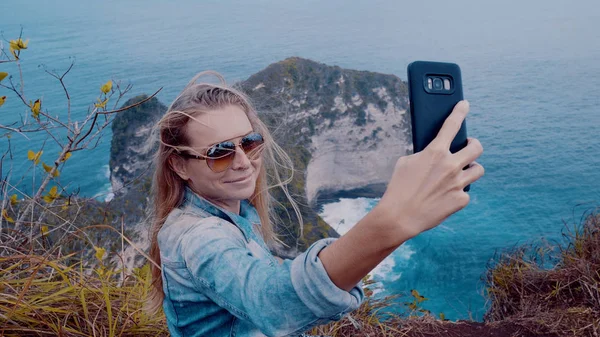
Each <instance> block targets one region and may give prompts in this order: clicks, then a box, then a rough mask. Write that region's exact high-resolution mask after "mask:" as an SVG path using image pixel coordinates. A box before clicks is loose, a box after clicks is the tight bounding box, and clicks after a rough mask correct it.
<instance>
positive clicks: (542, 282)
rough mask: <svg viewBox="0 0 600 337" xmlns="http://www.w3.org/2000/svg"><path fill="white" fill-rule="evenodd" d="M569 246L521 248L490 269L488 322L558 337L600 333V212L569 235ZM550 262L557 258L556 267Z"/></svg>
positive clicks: (501, 259)
mask: <svg viewBox="0 0 600 337" xmlns="http://www.w3.org/2000/svg"><path fill="white" fill-rule="evenodd" d="M564 235H565V236H566V237H567V239H568V245H567V246H566V247H553V249H543V248H538V249H532V248H531V247H528V248H520V249H517V250H515V251H513V252H512V253H511V254H507V255H503V256H502V257H500V258H499V260H498V261H497V263H496V265H495V266H493V267H492V268H490V269H489V270H488V273H487V275H486V283H487V290H488V296H489V300H490V303H491V306H490V309H489V311H488V312H487V314H486V320H487V321H510V322H515V323H519V324H521V325H526V326H528V327H530V329H531V330H532V331H537V332H539V333H555V334H557V335H559V336H598V335H599V334H600V214H597V213H595V214H591V215H590V216H588V217H587V218H586V220H585V221H584V223H583V226H581V227H580V228H576V229H575V230H573V231H571V232H569V233H565V234H564ZM547 261H556V262H557V263H556V264H554V267H553V268H551V269H547V268H545V266H544V264H545V262H547Z"/></svg>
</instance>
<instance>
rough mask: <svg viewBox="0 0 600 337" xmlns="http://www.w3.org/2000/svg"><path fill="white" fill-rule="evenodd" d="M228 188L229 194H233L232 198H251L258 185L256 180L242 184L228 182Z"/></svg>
mask: <svg viewBox="0 0 600 337" xmlns="http://www.w3.org/2000/svg"><path fill="white" fill-rule="evenodd" d="M228 185H229V186H227V190H228V191H229V192H230V193H229V194H230V195H231V196H232V199H239V200H244V199H249V198H250V197H251V196H252V193H254V187H255V186H256V184H255V182H254V181H249V182H248V183H242V184H237V183H233V184H228Z"/></svg>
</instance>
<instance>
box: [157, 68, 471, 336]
mask: <svg viewBox="0 0 600 337" xmlns="http://www.w3.org/2000/svg"><path fill="white" fill-rule="evenodd" d="M206 74H207V73H200V74H198V75H196V77H194V78H193V79H192V81H191V82H190V83H189V84H188V85H187V86H186V88H185V89H184V90H183V92H182V93H181V94H180V95H179V96H178V97H177V98H176V99H175V101H174V102H173V103H172V104H171V106H170V107H169V109H168V111H167V113H166V114H165V116H164V117H163V118H162V119H161V121H160V122H159V123H158V124H157V130H158V133H159V141H160V144H159V149H158V153H157V154H156V174H155V181H154V188H155V191H154V198H155V200H154V205H155V209H154V212H155V221H154V223H153V228H152V242H151V250H150V254H151V257H152V258H153V259H154V260H155V261H156V262H157V263H158V264H159V265H160V266H161V269H159V268H158V267H156V266H154V267H153V270H152V276H153V288H152V294H151V295H152V298H151V303H150V304H151V305H152V307H153V309H158V308H159V307H160V306H161V305H162V306H163V309H164V312H165V314H166V317H167V324H168V327H169V330H170V332H171V334H172V335H173V336H239V337H242V336H243V337H246V336H265V335H266V336H299V335H301V334H302V333H303V332H304V331H307V330H309V329H311V328H312V327H314V326H316V325H321V324H325V323H328V322H330V321H335V320H339V319H341V318H342V317H343V316H344V315H346V314H347V313H349V312H350V311H352V310H354V309H356V308H357V307H358V306H359V305H360V303H361V301H362V299H363V296H364V294H363V290H362V287H361V286H362V285H361V282H360V281H361V279H362V278H363V277H364V276H365V275H366V274H367V273H369V272H370V271H371V270H372V269H373V268H374V267H375V266H377V264H379V263H380V262H381V261H382V260H383V259H384V258H385V257H386V256H388V255H389V254H391V253H392V252H393V251H394V250H395V249H396V248H398V246H400V245H401V244H402V243H403V242H405V241H406V240H408V239H410V238H412V237H414V236H416V235H417V234H419V233H421V232H423V231H426V230H428V229H431V228H433V227H435V226H437V225H438V224H439V223H440V222H442V221H443V220H444V219H445V218H446V217H448V216H449V215H451V214H452V213H454V212H456V211H458V210H460V209H462V208H463V207H465V206H466V205H467V204H468V202H469V195H468V194H466V193H465V192H463V188H464V186H466V185H468V184H470V183H473V182H474V181H476V180H477V179H479V178H480V177H481V176H482V175H483V167H481V165H479V164H477V163H476V162H475V159H476V158H478V157H479V156H480V155H481V153H482V151H483V149H482V148H481V145H480V144H479V142H478V141H477V140H475V139H469V143H468V145H467V146H466V147H465V148H464V149H463V150H461V151H460V152H457V153H455V154H451V153H450V151H449V147H450V143H451V141H452V139H453V138H454V136H455V135H456V133H457V132H458V130H459V128H460V125H461V123H462V121H463V119H464V118H465V116H466V114H467V113H468V109H469V108H468V103H467V102H460V103H459V104H457V106H456V107H455V109H454V111H453V113H452V114H451V116H450V117H449V118H448V119H447V121H446V123H445V124H444V126H443V128H442V130H441V131H440V132H439V134H438V136H437V137H436V139H435V140H434V141H433V142H432V143H431V144H430V145H429V147H427V149H425V150H424V151H422V152H420V153H417V154H414V155H410V156H406V157H401V158H399V159H398V161H397V163H396V166H395V169H394V173H393V175H392V177H391V180H390V182H389V184H388V188H387V190H386V191H385V193H384V195H383V197H382V198H381V201H380V202H379V203H378V205H377V206H376V207H375V208H374V209H373V210H372V211H371V212H370V213H369V214H367V215H366V216H365V217H364V218H363V219H362V220H361V221H360V222H359V223H358V224H356V225H355V226H354V227H353V228H352V229H351V230H350V231H349V232H348V233H346V234H345V235H343V236H342V237H340V238H339V239H333V238H327V239H322V240H319V241H317V242H315V243H314V244H313V245H311V247H309V248H308V250H307V251H306V252H304V253H302V254H300V255H299V256H298V257H296V258H295V259H293V260H288V259H286V260H280V259H279V260H277V259H276V258H275V257H273V255H272V254H271V253H270V251H269V248H268V244H272V243H273V242H275V241H278V240H277V238H276V236H275V234H274V233H273V228H272V224H271V221H270V219H269V194H268V190H269V186H268V185H267V180H268V178H270V179H273V180H274V181H275V183H276V185H279V186H280V187H281V188H283V189H284V191H286V195H288V197H289V194H288V193H287V190H286V189H285V184H282V182H281V179H280V175H279V174H278V173H277V170H278V167H280V166H281V165H282V163H283V166H290V165H291V161H290V159H289V157H287V155H285V153H284V152H283V151H282V150H281V148H279V147H278V146H277V144H275V143H274V141H273V139H272V138H271V136H270V134H269V131H268V130H267V128H266V127H265V125H264V124H263V123H262V122H261V121H260V120H259V118H258V116H257V114H256V112H255V111H254V110H253V108H252V106H251V105H250V103H249V102H248V99H247V98H246V97H245V96H244V95H243V94H242V93H241V92H239V91H237V90H236V89H233V88H231V87H227V86H226V85H225V84H224V83H225V82H224V80H223V78H222V77H221V76H220V75H218V74H216V73H212V72H211V73H210V74H213V75H216V76H217V77H219V79H220V80H221V84H219V85H213V84H207V83H199V84H198V83H196V80H197V79H198V78H199V77H201V76H203V75H206ZM467 165H469V168H468V169H466V170H463V169H462V168H463V167H465V166H467ZM290 201H291V202H292V205H294V209H295V210H296V212H297V207H296V206H295V203H293V200H291V198H290ZM297 213H298V212H297ZM298 215H299V213H298Z"/></svg>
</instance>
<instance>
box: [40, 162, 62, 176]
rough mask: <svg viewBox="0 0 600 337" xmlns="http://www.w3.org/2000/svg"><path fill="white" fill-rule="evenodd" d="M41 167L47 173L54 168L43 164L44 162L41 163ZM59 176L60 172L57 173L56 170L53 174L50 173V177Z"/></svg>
mask: <svg viewBox="0 0 600 337" xmlns="http://www.w3.org/2000/svg"><path fill="white" fill-rule="evenodd" d="M42 166H43V167H44V171H46V172H48V173H50V172H51V171H52V169H53V168H54V167H52V166H48V165H46V163H44V162H42ZM59 175H60V172H58V169H56V170H54V173H52V176H53V177H54V178H56V177H58V176H59Z"/></svg>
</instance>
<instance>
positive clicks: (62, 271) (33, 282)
mask: <svg viewBox="0 0 600 337" xmlns="http://www.w3.org/2000/svg"><path fill="white" fill-rule="evenodd" d="M8 233H9V232H8V231H6V229H5V230H4V231H3V232H2V233H1V235H0V242H1V243H0V290H1V291H0V336H65V337H66V336H69V337H70V336H110V337H112V336H167V335H168V331H167V328H166V324H165V319H164V316H162V317H161V316H149V315H147V314H146V313H145V312H144V311H143V310H142V306H143V303H144V299H145V296H146V294H147V292H148V291H149V289H150V280H151V279H150V268H149V265H145V266H144V267H142V268H138V269H135V270H133V272H132V273H128V274H126V273H125V272H124V271H123V270H119V269H116V268H115V264H114V263H111V262H109V260H110V259H109V258H110V256H107V254H106V252H105V251H104V249H103V248H101V247H94V246H93V245H91V244H89V243H88V242H87V240H82V239H81V238H82V236H81V235H75V234H81V233H80V232H79V231H77V232H74V233H71V234H73V235H69V236H66V237H65V240H69V241H71V242H72V241H73V237H75V239H76V240H80V241H81V242H80V243H79V246H81V247H82V250H81V251H79V252H71V253H66V254H65V253H64V251H65V250H64V249H62V248H63V246H61V245H53V246H51V247H49V246H48V245H47V241H48V240H45V239H44V238H45V237H44V236H43V237H42V239H41V240H39V241H33V244H32V243H31V242H27V240H23V236H22V235H18V234H19V233H16V232H14V231H13V232H11V234H10V235H9V234H8ZM67 246H68V245H67ZM89 251H91V252H92V253H91V255H92V259H90V258H89ZM114 255H115V254H114V253H113V256H114Z"/></svg>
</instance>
